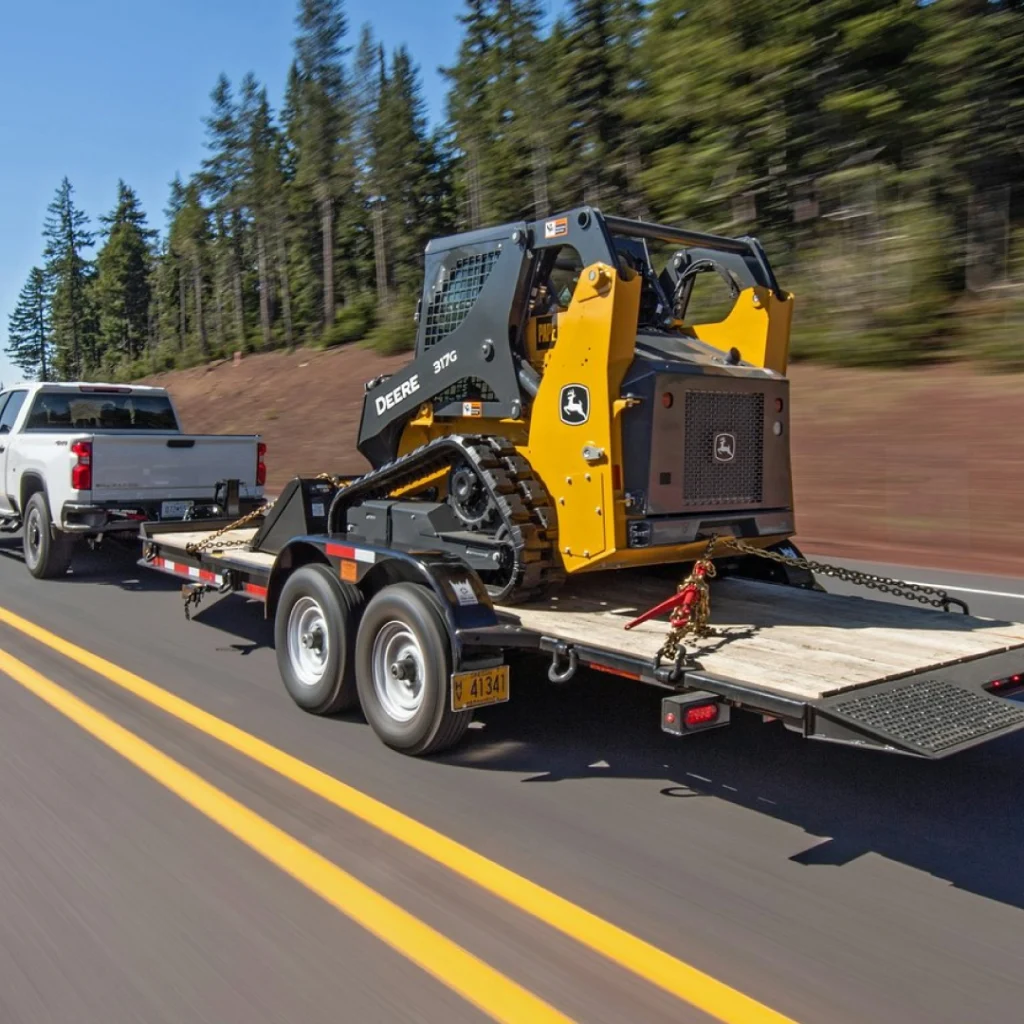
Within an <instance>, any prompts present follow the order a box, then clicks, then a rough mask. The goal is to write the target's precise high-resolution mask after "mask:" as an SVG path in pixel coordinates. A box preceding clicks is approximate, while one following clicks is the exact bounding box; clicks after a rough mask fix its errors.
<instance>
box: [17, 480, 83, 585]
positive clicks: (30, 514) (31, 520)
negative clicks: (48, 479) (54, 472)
mask: <svg viewBox="0 0 1024 1024" xmlns="http://www.w3.org/2000/svg"><path fill="white" fill-rule="evenodd" d="M52 526H53V521H52V520H51V519H50V506H49V503H48V502H47V500H46V495H45V494H43V492H42V491H36V493H35V494H33V495H32V497H31V498H29V499H28V502H27V504H26V505H25V518H24V520H23V523H22V531H21V532H22V550H23V551H24V553H25V565H26V566H27V567H28V571H29V572H30V573H32V575H33V576H35V578H36V579H37V580H52V579H56V578H58V577H60V576H63V575H64V574H65V573H66V572H67V571H68V566H70V565H71V554H72V551H73V550H74V546H75V541H74V538H73V537H69V536H68V535H67V534H66V533H61V532H60V531H59V530H53V529H52Z"/></svg>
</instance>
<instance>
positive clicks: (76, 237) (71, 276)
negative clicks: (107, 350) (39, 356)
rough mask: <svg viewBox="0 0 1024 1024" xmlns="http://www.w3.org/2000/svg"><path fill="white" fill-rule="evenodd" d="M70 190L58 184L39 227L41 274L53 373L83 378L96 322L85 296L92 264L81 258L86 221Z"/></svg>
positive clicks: (91, 360) (87, 239)
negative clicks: (47, 296) (47, 298)
mask: <svg viewBox="0 0 1024 1024" xmlns="http://www.w3.org/2000/svg"><path fill="white" fill-rule="evenodd" d="M73 193H74V189H73V188H72V186H71V182H70V181H68V179H67V178H64V180H63V181H62V182H61V184H60V187H59V188H58V189H57V195H56V197H55V198H54V200H53V202H52V203H51V204H50V206H49V211H48V212H49V216H48V217H47V220H46V225H45V227H44V229H43V238H44V239H45V241H46V248H45V256H46V275H47V278H48V285H49V288H50V290H51V293H52V295H53V300H52V317H53V341H54V348H55V359H54V362H55V364H56V365H55V369H56V370H57V372H58V373H59V374H60V375H61V376H63V377H65V378H74V377H79V378H81V377H84V376H85V375H86V373H87V371H89V370H91V369H92V368H93V367H94V366H95V364H96V356H97V352H96V334H97V324H96V316H95V309H94V306H93V302H92V295H91V294H90V284H91V282H92V274H93V268H92V264H91V263H90V262H89V260H87V259H86V258H85V256H84V255H83V253H84V251H85V250H86V249H89V248H90V247H91V246H92V244H93V235H92V232H91V231H90V230H89V219H88V217H87V216H86V215H85V213H84V211H82V210H79V209H78V208H77V207H76V206H75V202H74V198H73Z"/></svg>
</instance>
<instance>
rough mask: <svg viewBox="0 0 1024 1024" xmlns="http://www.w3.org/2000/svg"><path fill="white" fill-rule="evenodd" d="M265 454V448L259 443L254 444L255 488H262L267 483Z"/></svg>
mask: <svg viewBox="0 0 1024 1024" xmlns="http://www.w3.org/2000/svg"><path fill="white" fill-rule="evenodd" d="M266 454H267V446H266V445H265V444H264V443H263V442H262V441H259V442H257V444H256V486H257V487H262V486H263V485H264V484H265V483H266V482H267V464H266V462H264V461H263V460H264V458H265V456H266Z"/></svg>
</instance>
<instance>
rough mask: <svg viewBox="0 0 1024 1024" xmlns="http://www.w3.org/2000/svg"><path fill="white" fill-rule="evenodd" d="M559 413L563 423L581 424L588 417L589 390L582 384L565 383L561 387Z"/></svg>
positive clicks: (576, 425) (570, 424)
mask: <svg viewBox="0 0 1024 1024" xmlns="http://www.w3.org/2000/svg"><path fill="white" fill-rule="evenodd" d="M559 413H560V414H561V417H562V422H563V423H568V424H569V426H571V427H579V426H582V425H583V424H584V423H586V422H587V420H589V419H590V392H589V391H588V390H587V389H586V388H585V387H584V386H583V385H582V384H566V385H565V387H564V388H562V394H561V398H560V406H559Z"/></svg>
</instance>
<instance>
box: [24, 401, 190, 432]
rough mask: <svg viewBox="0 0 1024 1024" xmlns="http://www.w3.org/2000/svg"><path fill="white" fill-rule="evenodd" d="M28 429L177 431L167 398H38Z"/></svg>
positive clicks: (27, 423)
mask: <svg viewBox="0 0 1024 1024" xmlns="http://www.w3.org/2000/svg"><path fill="white" fill-rule="evenodd" d="M25 429H26V430H175V431H176V430H177V429H178V421H177V420H176V419H175V417H174V409H173V408H172V407H171V402H170V399H169V398H167V396H166V395H110V394H107V395H102V394H100V395H95V394H94V395H88V394H86V395H76V394H74V393H73V392H72V393H67V394H61V393H53V392H50V393H47V392H45V391H43V392H40V393H39V394H38V395H36V400H35V402H33V403H32V410H31V412H29V414H28V419H27V420H26V421H25Z"/></svg>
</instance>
